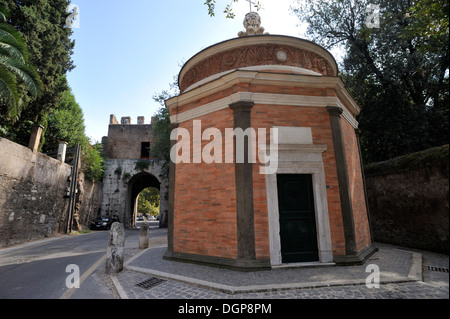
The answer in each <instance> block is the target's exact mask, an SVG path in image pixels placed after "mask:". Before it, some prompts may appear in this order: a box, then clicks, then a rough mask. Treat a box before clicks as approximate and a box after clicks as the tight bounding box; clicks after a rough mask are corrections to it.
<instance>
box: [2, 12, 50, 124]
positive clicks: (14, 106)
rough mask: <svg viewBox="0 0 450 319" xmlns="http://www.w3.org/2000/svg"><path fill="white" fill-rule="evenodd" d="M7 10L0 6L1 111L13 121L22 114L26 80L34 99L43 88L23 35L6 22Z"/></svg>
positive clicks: (26, 85) (27, 87) (26, 86)
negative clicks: (21, 93) (22, 89)
mask: <svg viewBox="0 0 450 319" xmlns="http://www.w3.org/2000/svg"><path fill="white" fill-rule="evenodd" d="M7 16H8V13H7V12H6V10H4V9H3V8H0V111H1V113H4V114H3V115H6V117H7V118H9V119H11V120H12V121H14V120H15V119H16V118H17V116H18V115H19V113H20V106H21V98H20V94H19V90H18V85H19V83H23V84H24V85H25V88H26V89H27V90H28V92H30V94H31V95H32V97H33V98H35V97H37V96H38V95H39V94H40V92H41V88H42V84H41V81H40V79H39V76H38V74H37V72H36V70H35V69H34V68H33V67H32V66H30V65H29V63H28V56H29V53H28V51H27V49H26V47H25V43H24V40H23V38H22V35H21V34H20V33H19V32H18V31H17V30H16V29H15V28H14V27H13V26H11V25H9V24H8V23H7V18H6V17H7Z"/></svg>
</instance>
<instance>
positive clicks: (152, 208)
mask: <svg viewBox="0 0 450 319" xmlns="http://www.w3.org/2000/svg"><path fill="white" fill-rule="evenodd" d="M138 213H139V214H144V215H147V214H150V215H152V216H157V215H158V214H159V190H158V189H157V188H154V187H148V188H145V189H144V190H143V191H142V192H141V193H140V194H139V198H138Z"/></svg>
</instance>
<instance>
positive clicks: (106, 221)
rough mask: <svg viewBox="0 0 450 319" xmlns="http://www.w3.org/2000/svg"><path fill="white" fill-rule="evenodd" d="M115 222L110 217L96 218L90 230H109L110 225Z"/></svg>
mask: <svg viewBox="0 0 450 319" xmlns="http://www.w3.org/2000/svg"><path fill="white" fill-rule="evenodd" d="M114 221H116V220H113V219H112V218H111V217H109V216H97V217H96V218H95V219H94V221H93V222H92V223H91V227H90V229H91V230H95V229H106V230H108V229H110V228H111V224H112V223H113V222H114Z"/></svg>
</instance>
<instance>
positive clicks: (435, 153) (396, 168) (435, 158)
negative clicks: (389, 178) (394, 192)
mask: <svg viewBox="0 0 450 319" xmlns="http://www.w3.org/2000/svg"><path fill="white" fill-rule="evenodd" d="M448 160H449V145H448V144H447V145H443V146H439V147H433V148H429V149H427V150H425V151H420V152H416V153H412V154H408V155H404V156H399V157H395V158H392V159H389V160H387V161H382V162H378V163H372V164H369V165H367V166H366V167H364V173H365V175H366V176H378V175H384V174H391V173H398V172H402V171H410V170H415V169H420V168H423V167H427V166H432V165H440V164H444V165H448Z"/></svg>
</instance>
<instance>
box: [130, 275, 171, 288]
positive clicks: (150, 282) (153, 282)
mask: <svg viewBox="0 0 450 319" xmlns="http://www.w3.org/2000/svg"><path fill="white" fill-rule="evenodd" d="M166 281H167V280H164V279H159V278H155V277H150V278H149V279H147V280H144V281H143V282H140V283H138V284H136V286H137V287H141V288H143V289H145V290H149V289H151V288H154V287H156V286H158V285H160V284H162V283H163V282H166Z"/></svg>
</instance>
